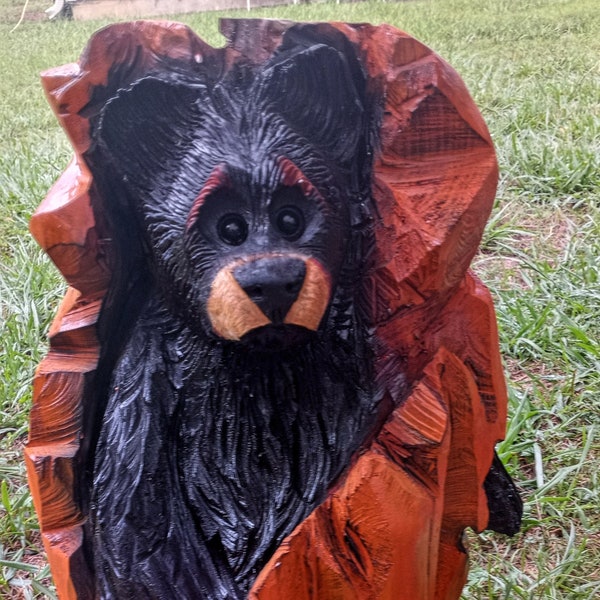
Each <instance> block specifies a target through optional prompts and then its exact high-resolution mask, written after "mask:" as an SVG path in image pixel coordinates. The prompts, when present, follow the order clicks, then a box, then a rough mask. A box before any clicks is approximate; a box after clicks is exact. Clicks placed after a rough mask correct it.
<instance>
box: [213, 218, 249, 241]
mask: <svg viewBox="0 0 600 600" xmlns="http://www.w3.org/2000/svg"><path fill="white" fill-rule="evenodd" d="M217 233H218V235H219V237H220V238H221V239H222V240H223V241H224V242H225V243H226V244H229V245H230V246H239V245H241V244H243V243H244V242H245V241H246V238H247V237H248V223H246V220H245V219H244V217H242V215H238V214H236V213H230V214H228V215H225V216H223V217H221V218H220V219H219V222H218V224H217Z"/></svg>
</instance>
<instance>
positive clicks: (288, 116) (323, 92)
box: [258, 42, 365, 166]
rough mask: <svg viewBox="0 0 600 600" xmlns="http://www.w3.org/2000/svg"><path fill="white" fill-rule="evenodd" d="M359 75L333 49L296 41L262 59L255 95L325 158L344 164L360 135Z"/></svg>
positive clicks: (361, 88)
mask: <svg viewBox="0 0 600 600" xmlns="http://www.w3.org/2000/svg"><path fill="white" fill-rule="evenodd" d="M352 59H353V60H355V59H354V57H352ZM353 71H354V73H353ZM361 77H362V73H356V70H351V69H350V67H349V65H348V59H347V57H346V56H345V53H343V52H340V51H339V50H337V49H336V48H334V47H332V46H330V45H327V44H324V43H317V42H313V43H311V44H309V45H306V44H300V43H296V44H294V45H292V46H291V47H288V48H286V49H285V50H284V51H282V52H280V53H279V54H278V55H277V56H276V57H275V59H274V60H272V61H271V62H270V63H269V64H267V66H266V68H265V69H264V71H263V73H262V77H261V78H260V80H259V83H258V86H259V90H258V97H259V99H260V101H261V102H262V103H264V105H266V106H267V107H268V109H269V111H273V112H276V113H278V114H279V115H281V117H283V119H284V120H285V121H286V122H287V123H288V124H289V125H290V126H291V127H292V129H293V130H294V131H295V132H297V133H298V134H299V135H301V136H302V137H304V138H305V139H306V140H308V141H309V142H310V143H311V144H314V145H315V146H316V147H317V148H318V149H319V150H321V151H322V152H323V154H324V155H325V157H327V158H329V159H332V160H334V161H336V162H337V163H338V164H340V165H346V166H347V165H348V163H349V161H351V160H352V159H353V158H354V157H355V155H356V152H357V146H358V144H359V141H360V139H361V136H362V134H363V124H364V119H365V116H364V112H365V107H364V106H363V95H364V92H363V88H364V77H363V78H362V79H363V80H362V81H361Z"/></svg>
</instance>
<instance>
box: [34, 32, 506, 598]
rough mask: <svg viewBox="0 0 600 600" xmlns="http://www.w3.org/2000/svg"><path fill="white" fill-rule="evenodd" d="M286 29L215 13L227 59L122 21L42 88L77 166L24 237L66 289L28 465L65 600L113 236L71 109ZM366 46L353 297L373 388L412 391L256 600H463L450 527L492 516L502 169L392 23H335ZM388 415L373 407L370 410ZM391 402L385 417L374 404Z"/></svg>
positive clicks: (76, 540) (198, 44)
mask: <svg viewBox="0 0 600 600" xmlns="http://www.w3.org/2000/svg"><path fill="white" fill-rule="evenodd" d="M287 26H288V24H287V23H284V22H277V21H250V20H249V21H233V20H226V21H224V22H223V23H222V29H223V31H224V32H225V33H226V36H227V37H228V38H229V40H230V41H229V44H228V46H227V48H225V49H224V50H216V49H213V48H211V47H209V46H207V45H206V44H205V43H204V42H202V41H201V40H200V39H199V38H198V37H197V36H196V35H195V34H194V33H193V32H191V31H190V30H189V29H188V28H187V27H186V26H184V25H180V24H175V23H159V22H156V23H153V22H138V23H129V24H118V25H114V26H111V27H109V28H107V29H104V30H102V31H100V32H99V33H97V34H96V35H95V36H94V37H93V38H92V40H91V42H90V44H89V46H88V48H87V49H86V51H85V53H84V54H83V56H82V58H81V60H80V62H79V64H72V65H67V66H65V67H60V68H58V69H52V70H50V71H48V72H46V73H44V74H43V76H42V81H43V85H44V88H45V90H46V93H47V96H48V99H49V102H50V104H51V106H52V107H53V109H54V111H55V112H56V114H57V117H58V119H59V120H60V122H61V124H62V125H63V127H64V128H65V131H66V132H67V135H68V136H69V138H70V140H71V143H72V144H73V148H74V151H75V159H74V161H73V162H72V163H71V165H70V166H69V167H68V168H67V170H66V171H65V173H64V174H63V175H62V177H61V178H60V179H59V181H58V182H57V184H56V185H55V186H54V187H53V188H52V190H51V191H50V193H49V194H48V196H47V197H46V199H45V200H44V201H43V202H42V204H41V205H40V207H39V208H38V210H37V211H36V213H35V215H34V216H33V218H32V221H31V231H32V233H33V235H34V236H35V237H36V239H37V240H38V241H39V243H40V244H41V246H42V247H43V248H44V249H45V250H46V252H47V253H48V254H49V255H50V257H51V258H52V259H53V261H54V262H55V263H56V265H57V267H58V268H59V269H60V271H61V273H62V274H63V276H64V277H65V279H66V280H67V282H68V283H69V285H70V286H71V287H70V288H69V291H68V292H67V295H66V297H65V299H64V301H63V303H62V305H61V307H60V309H59V312H58V314H57V317H56V319H55V321H54V323H53V325H52V328H51V331H50V351H49V353H48V356H47V357H46V358H45V359H44V361H43V362H42V363H41V364H40V366H39V368H38V371H37V373H36V377H35V384H34V408H33V410H32V413H31V433H30V439H29V443H28V446H27V449H26V457H27V467H28V472H29V480H30V485H31V489H32V495H33V498H34V503H35V507H36V511H37V513H38V516H39V518H40V525H41V528H42V532H43V539H44V544H45V547H46V550H47V552H48V557H49V560H50V564H51V567H52V572H53V575H54V578H55V582H56V585H57V589H58V593H59V596H60V598H61V599H65V598H68V599H70V598H88V597H93V592H92V591H91V590H92V589H93V582H92V580H91V577H90V576H89V573H88V572H87V571H86V569H87V567H86V565H85V561H84V559H83V557H82V556H81V539H82V524H83V522H84V520H85V515H83V514H81V512H80V510H79V508H78V506H77V504H76V502H75V500H74V499H73V478H74V476H75V475H76V468H77V467H76V465H77V463H76V460H75V457H76V454H77V451H78V450H79V447H80V441H81V440H80V436H81V406H80V398H81V394H82V387H83V385H84V382H85V379H86V377H88V376H89V375H90V374H91V373H93V371H94V368H95V365H96V361H97V357H98V344H97V341H96V337H95V321H96V318H97V315H98V311H99V308H100V302H101V299H102V295H103V293H104V291H105V289H106V285H107V281H108V277H109V275H110V273H109V269H108V267H107V265H108V264H110V251H111V250H110V242H109V240H105V239H104V235H103V232H102V224H101V223H96V222H95V220H94V217H93V214H92V211H91V206H90V194H92V193H93V192H92V191H91V190H92V187H91V184H92V182H91V177H90V174H89V172H88V170H87V168H86V166H85V164H84V162H83V160H82V154H83V153H84V152H85V150H86V149H87V148H88V146H89V143H90V138H89V125H88V121H87V119H86V117H85V116H84V113H80V111H81V110H82V109H83V108H84V107H85V106H86V105H87V104H88V102H89V101H90V99H91V95H92V91H93V90H94V89H95V88H98V86H102V85H105V84H106V83H107V77H108V72H109V70H111V69H114V68H116V67H117V66H118V65H120V64H123V65H126V66H127V70H128V75H127V77H128V79H127V80H126V81H122V82H121V83H122V84H126V83H127V81H132V80H133V79H134V78H136V77H139V76H141V75H143V74H144V73H147V72H148V71H149V70H151V69H152V68H153V67H155V66H156V65H157V64H158V61H159V58H160V57H164V56H170V57H186V58H189V59H190V60H192V59H194V57H196V59H201V60H210V57H211V56H213V55H215V54H216V53H219V52H224V53H225V56H226V57H227V62H228V63H229V64H231V62H232V61H234V60H236V58H237V57H239V56H240V55H242V56H246V57H247V58H248V59H249V60H251V61H252V62H255V63H260V62H262V61H264V60H265V59H266V58H268V57H269V56H270V55H271V54H272V52H273V51H274V49H275V48H276V47H277V45H278V44H279V42H280V40H281V35H282V33H283V32H284V31H285V29H286V27H287ZM336 27H337V28H338V29H339V30H340V31H342V32H343V33H344V34H345V35H346V36H347V37H348V39H349V40H350V41H351V42H352V43H353V44H355V45H356V46H357V47H358V48H359V49H360V50H359V52H360V55H361V56H362V61H363V64H364V65H365V68H366V69H367V71H368V76H369V78H370V81H372V83H373V85H377V86H380V87H381V92H382V93H383V94H384V97H385V99H386V100H385V102H386V105H385V111H384V116H383V122H382V125H381V130H380V140H381V149H380V152H379V154H378V155H377V156H376V158H375V167H374V173H375V177H374V182H373V196H374V198H375V200H376V203H377V207H378V211H379V214H380V219H379V221H378V222H377V223H376V224H375V233H376V240H377V244H376V252H375V258H374V262H373V267H372V269H371V270H370V272H369V273H368V274H367V276H366V278H365V281H364V285H365V286H366V288H365V289H366V290H368V293H369V298H370V307H369V308H370V310H371V319H372V323H373V335H374V341H375V348H376V352H377V357H376V370H377V373H376V376H377V381H378V385H379V386H380V387H381V388H383V390H384V391H385V395H386V396H388V397H389V398H391V397H392V396H393V395H394V394H393V391H394V388H395V386H398V385H400V383H399V381H398V374H399V373H401V372H404V373H406V374H407V376H408V378H409V382H411V385H412V392H411V395H410V397H409V398H408V400H407V401H406V402H405V403H404V404H403V405H402V406H400V407H399V408H396V409H395V410H394V411H393V412H392V413H391V415H389V417H388V418H387V419H385V422H383V423H382V426H381V429H380V431H379V433H378V434H377V435H376V437H375V439H374V440H373V441H372V443H371V444H370V446H369V447H368V448H366V449H364V451H363V452H362V453H360V455H358V456H356V457H355V460H354V463H353V464H352V465H351V466H350V468H349V469H348V471H347V473H346V475H345V476H344V477H343V478H342V480H341V481H339V482H338V485H337V486H336V488H335V489H334V490H332V491H331V493H330V494H329V497H328V498H327V499H326V501H325V502H323V504H322V505H321V506H319V507H318V508H317V509H316V510H315V511H314V512H313V513H312V514H311V515H310V517H309V518H308V519H306V520H305V521H304V522H303V523H301V524H300V525H299V526H298V527H297V528H296V530H295V531H294V532H293V533H292V534H291V535H290V536H289V537H288V538H287V539H286V540H285V541H284V543H283V544H282V545H281V547H280V548H279V549H278V550H277V551H276V553H275V555H274V556H273V557H272V558H271V560H270V561H269V563H268V564H267V566H266V567H265V568H264V569H263V571H262V572H261V574H260V575H259V577H258V579H257V580H256V582H255V584H254V586H253V588H252V591H251V593H250V597H251V598H255V599H260V600H269V599H273V600H275V599H280V598H295V599H298V600H301V599H303V598H306V599H308V598H323V599H325V598H327V599H331V598H347V599H350V598H359V599H366V598H381V599H386V598H390V599H391V598H394V599H398V598H404V599H406V600H416V599H420V598H422V599H433V598H435V599H446V598H458V597H459V595H460V590H461V588H462V586H463V584H464V581H465V576H466V555H465V554H464V553H463V552H461V551H460V550H459V549H458V546H457V545H458V544H459V540H460V537H461V535H462V531H463V529H464V528H465V527H472V528H473V529H475V530H477V531H479V530H481V529H483V528H484V527H485V526H486V524H487V520H488V509H487V502H486V498H485V494H484V492H483V487H482V485H483V480H484V478H485V476H486V474H487V472H488V470H489V467H490V464H491V460H492V453H493V447H494V444H495V443H496V442H497V441H498V440H500V439H502V437H503V435H504V429H505V420H506V391H505V387H504V381H503V376H502V368H501V363H500V357H499V354H498V341H497V331H496V325H495V317H494V310H493V305H492V301H491V299H490V296H489V294H488V292H487V290H486V289H485V287H484V286H483V285H482V284H481V283H480V282H479V281H478V280H477V279H476V278H475V277H474V276H473V275H472V274H471V273H469V272H468V271H467V269H468V265H469V263H470V261H471V259H472V257H473V255H474V253H475V251H476V248H477V245H478V243H479V240H480V237H481V234H482V230H483V227H484V223H485V221H486V219H487V217H488V215H489V211H490V208H491V204H492V202H493V198H494V193H495V186H496V180H497V166H496V159H495V155H494V150H493V147H492V142H491V140H490V136H489V133H488V131H487V129H486V126H485V124H484V122H483V120H482V118H481V116H480V114H479V112H478V111H477V108H476V107H475V105H474V103H473V101H472V100H471V98H470V97H469V95H468V92H467V90H466V88H465V86H464V84H463V83H462V81H461V80H460V78H459V77H458V76H457V74H456V73H455V72H454V70H452V68H451V67H449V66H448V65H447V64H446V63H445V62H444V61H443V60H442V59H440V58H439V57H438V56H437V55H436V54H434V53H433V52H432V51H431V50H429V49H428V48H426V47H425V46H424V45H423V44H421V43H420V42H418V41H416V40H414V39H413V38H411V37H409V36H408V35H406V34H405V33H402V32H400V31H398V30H396V29H394V28H392V27H389V26H385V25H383V26H379V27H373V26H370V25H360V26H352V25H347V24H337V25H336ZM384 404H385V403H384ZM388 405H389V404H388Z"/></svg>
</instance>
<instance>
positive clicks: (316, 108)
mask: <svg viewBox="0 0 600 600" xmlns="http://www.w3.org/2000/svg"><path fill="white" fill-rule="evenodd" d="M306 32H308V33H306ZM313 37H314V36H311V34H310V29H308V30H304V33H303V31H302V30H300V29H292V30H290V31H288V33H287V35H286V39H285V41H284V43H283V45H282V47H281V49H280V50H279V51H278V53H277V54H276V55H275V56H274V57H273V58H272V59H271V61H270V62H269V63H268V64H266V65H264V66H262V67H260V68H256V67H252V68H251V67H249V66H247V67H244V66H238V67H236V68H234V69H233V70H232V71H230V72H229V73H227V75H225V76H224V77H223V78H221V79H218V80H212V79H211V78H210V77H209V74H208V72H206V73H205V72H204V71H203V70H202V67H201V66H199V67H198V68H197V69H196V70H195V71H190V69H189V68H187V66H186V68H183V67H182V66H181V65H177V64H176V63H174V64H172V65H170V68H169V69H165V70H163V71H161V74H157V75H155V76H153V75H150V76H147V77H144V78H142V79H140V80H138V81H136V82H135V83H133V84H132V85H131V86H129V87H127V88H126V89H121V90H119V91H118V92H117V93H116V94H115V95H114V96H113V97H112V98H111V99H110V100H109V101H108V102H107V103H106V105H105V107H104V109H103V111H102V112H101V114H100V115H99V118H97V119H96V120H95V121H94V134H93V135H94V140H95V146H94V147H93V148H92V149H91V150H90V152H89V153H88V154H87V156H86V160H87V161H88V164H89V165H90V168H91V170H92V172H93V174H94V180H95V184H96V186H97V192H98V194H99V195H100V196H102V197H103V198H105V199H106V205H105V206H104V207H103V210H104V212H105V214H104V216H102V217H101V218H104V219H106V220H107V225H106V226H107V229H108V230H109V231H110V232H111V237H112V239H113V244H114V245H115V246H116V251H115V253H114V256H115V257H116V258H115V260H116V264H115V265H113V268H114V272H115V273H116V275H115V276H114V278H113V281H112V283H111V287H110V289H109V292H108V295H107V298H106V300H105V303H104V306H103V310H102V313H101V317H100V324H99V334H100V337H101V342H102V356H101V361H100V365H99V368H98V372H97V373H98V374H97V378H96V382H95V386H94V387H95V390H96V391H90V392H89V394H90V396H91V400H90V399H88V404H90V405H91V404H94V405H96V406H98V407H99V408H98V409H97V410H96V413H95V414H94V413H91V414H93V416H92V417H90V421H91V423H90V424H89V428H90V430H91V431H93V430H94V429H98V430H99V434H98V437H97V440H93V437H92V443H91V445H90V447H89V448H88V455H89V456H91V457H93V460H92V459H88V463H87V467H88V472H89V473H90V474H89V481H88V487H89V488H91V504H90V516H91V531H90V538H91V544H92V551H93V555H94V560H95V567H96V577H97V582H98V591H99V594H100V596H101V598H134V597H135V598H140V599H141V598H169V599H171V598H190V599H191V598H194V599H195V598H211V599H212V598H214V599H220V598H243V597H245V596H246V594H247V592H248V590H249V588H250V586H251V585H252V583H253V581H254V579H255V577H256V575H257V573H258V572H259V571H260V569H261V568H262V567H263V566H264V564H265V563H266V561H267V560H268V559H269V557H270V556H271V555H272V553H273V552H274V550H275V549H276V548H277V547H278V545H279V544H280V542H281V541H282V539H283V538H284V537H285V536H286V535H288V534H289V533H290V532H291V531H292V530H293V529H294V527H295V526H296V525H297V524H299V523H300V522H301V521H302V520H303V519H304V518H306V516H307V515H308V514H309V513H310V512H311V511H312V510H313V509H314V508H315V507H316V506H317V505H318V504H319V502H320V501H322V499H323V498H324V496H325V494H326V492H327V490H328V489H329V487H330V486H331V484H332V483H333V482H334V481H335V480H336V478H337V477H338V476H339V475H340V473H341V472H342V471H343V469H344V468H345V467H347V466H348V464H349V463H350V459H351V456H352V455H353V453H355V452H356V450H357V449H358V448H359V447H360V445H361V444H362V443H363V442H364V441H365V439H366V438H367V436H368V434H369V431H370V428H371V426H372V424H373V420H374V418H375V413H376V408H377V405H378V402H379V398H378V397H377V393H376V391H375V390H374V389H372V381H373V376H372V356H371V352H370V349H369V346H368V338H369V335H368V331H367V330H366V327H365V324H364V319H363V318H362V316H361V310H360V306H361V303H362V301H361V297H360V295H361V286H360V282H361V280H362V273H363V272H362V270H363V269H364V268H365V265H366V264H367V261H368V256H367V255H368V249H369V247H370V233H369V221H370V213H371V209H370V197H369V189H370V181H369V176H370V157H371V155H372V152H371V147H372V141H371V140H370V138H369V135H370V134H369V132H370V131H375V130H376V129H377V127H376V123H374V122H373V120H374V119H375V118H376V117H375V116H374V115H376V110H374V108H373V107H372V106H370V104H369V103H370V100H369V98H368V97H367V92H366V84H365V78H364V76H363V74H362V71H361V68H360V65H359V63H358V60H357V58H356V57H355V56H354V52H353V51H352V50H351V49H350V47H349V44H348V42H347V41H346V40H345V38H344V37H343V36H341V35H339V34H336V33H335V32H334V31H333V30H332V31H331V32H330V35H329V36H328V37H327V39H322V40H320V41H319V40H315V39H312V38H313ZM281 158H286V159H288V160H289V161H291V162H292V163H293V164H294V165H296V166H297V167H298V168H299V169H300V170H301V171H302V172H303V173H304V175H306V177H307V178H308V179H309V180H310V182H311V183H312V184H313V185H314V186H315V187H316V188H317V190H318V192H319V194H320V197H321V198H320V200H319V201H312V202H305V201H304V200H302V199H295V198H291V200H290V202H296V200H297V201H298V203H300V205H301V209H302V210H303V211H304V213H305V219H306V221H307V222H306V228H305V230H304V232H303V233H302V235H301V236H300V237H299V238H298V239H294V240H290V239H282V238H281V236H278V235H276V233H274V232H273V230H272V227H271V225H270V223H271V221H272V217H271V216H270V212H269V211H271V210H272V206H273V204H274V203H275V198H277V197H278V194H280V193H281V185H280V180H281V177H282V173H281V160H280V159H281ZM217 167H219V168H222V169H224V170H226V172H227V177H228V181H229V183H230V188H231V189H230V191H228V192H227V193H225V194H221V195H217V196H216V197H215V198H211V200H210V202H206V204H205V205H203V206H202V207H201V208H200V211H199V214H198V218H197V220H195V221H194V222H193V223H192V225H191V226H189V223H188V217H189V213H190V210H191V207H192V206H193V203H194V201H195V199H196V198H197V196H198V194H199V192H200V190H201V189H202V187H203V185H204V184H205V183H206V181H207V179H208V177H209V176H210V174H211V173H212V172H213V171H214V169H215V168H217ZM284 191H285V190H284ZM286 193H287V192H286ZM292 195H293V194H292ZM302 202H305V204H302ZM232 211H236V212H240V213H241V214H243V215H244V217H245V219H246V221H247V222H248V224H249V232H248V235H247V239H246V240H245V241H244V243H243V244H242V245H239V246H238V245H228V244H223V243H222V240H220V239H219V236H218V231H217V230H216V224H217V223H218V222H219V219H220V218H221V217H222V216H223V215H226V214H228V213H230V212H232ZM264 252H275V253H279V254H285V253H298V252H299V253H302V254H303V255H307V256H310V257H314V258H316V259H317V260H318V261H319V262H320V264H322V265H324V267H325V268H326V269H327V271H328V273H329V274H330V276H331V279H332V281H333V288H332V289H333V294H332V298H331V301H330V305H329V308H328V310H327V313H326V315H325V317H324V318H323V321H322V323H321V326H320V327H319V329H318V331H316V332H310V333H309V334H307V335H306V336H300V337H299V338H298V339H299V340H301V341H299V342H298V343H297V344H291V347H287V348H286V347H285V346H282V347H281V349H280V350H279V351H277V352H273V351H269V350H268V349H261V348H260V346H259V348H258V349H257V348H256V346H254V345H249V344H245V343H243V341H242V342H237V341H229V340H223V339H221V338H220V337H219V336H217V335H216V334H215V333H214V332H213V331H212V330H211V326H210V322H209V319H208V317H207V311H206V302H207V296H208V293H209V291H210V286H211V283H212V281H213V279H214V277H215V275H216V273H217V272H218V270H219V269H220V268H222V267H223V265H225V264H227V262H228V261H231V260H236V259H238V258H239V257H243V256H244V255H248V254H250V255H258V254H261V253H264ZM290 333H291V331H290ZM100 424H101V425H100ZM85 487H86V486H85V485H84V488H85ZM86 489H87V488H86ZM82 495H83V496H85V495H86V492H85V491H84V492H83V494H82ZM83 501H85V498H83Z"/></svg>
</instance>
